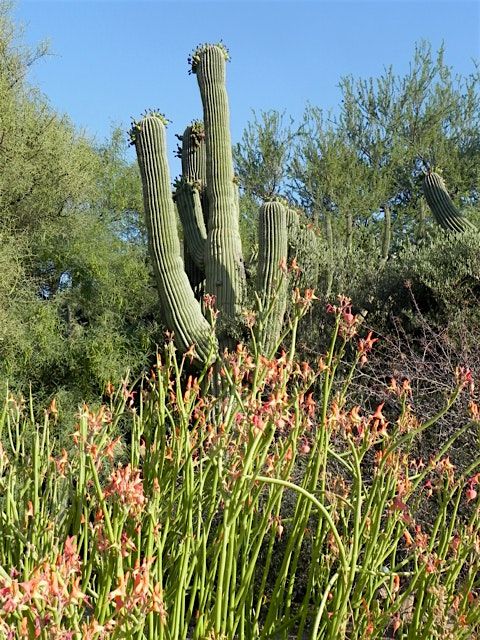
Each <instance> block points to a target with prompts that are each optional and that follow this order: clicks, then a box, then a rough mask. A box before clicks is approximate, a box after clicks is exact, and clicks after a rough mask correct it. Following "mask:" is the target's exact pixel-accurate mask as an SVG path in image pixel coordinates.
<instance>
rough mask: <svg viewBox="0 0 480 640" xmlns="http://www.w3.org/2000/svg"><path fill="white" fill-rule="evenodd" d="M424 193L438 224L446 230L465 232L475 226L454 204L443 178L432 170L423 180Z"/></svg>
mask: <svg viewBox="0 0 480 640" xmlns="http://www.w3.org/2000/svg"><path fill="white" fill-rule="evenodd" d="M423 193H424V194H425V199H426V200H427V203H428V206H429V207H430V209H431V211H432V213H433V215H434V217H435V221H436V222H437V224H439V225H440V226H441V227H442V229H445V231H455V232H457V233H463V232H465V231H466V230H467V229H475V226H474V225H473V224H472V223H471V222H470V221H469V220H467V219H466V218H465V217H464V216H463V215H462V214H461V213H460V211H459V210H458V209H457V207H456V206H455V205H454V204H453V202H452V199H451V198H450V196H449V194H448V191H447V188H446V186H445V183H444V181H443V178H442V177H441V176H440V175H438V173H434V172H433V171H430V172H429V173H428V174H427V175H426V176H425V178H424V180H423Z"/></svg>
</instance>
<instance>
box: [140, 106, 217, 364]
mask: <svg viewBox="0 0 480 640" xmlns="http://www.w3.org/2000/svg"><path fill="white" fill-rule="evenodd" d="M132 137H133V139H134V143H135V149H136V152H137V158H138V164H139V167H140V174H141V178H142V187H143V199H144V203H145V216H146V223H147V230H148V238H149V250H150V256H151V258H152V261H153V268H154V272H155V277H156V281H157V287H158V291H159V296H160V302H161V306H162V311H163V314H164V319H165V322H166V324H167V326H168V327H169V328H171V330H172V331H173V332H174V335H175V340H176V342H177V345H178V347H179V348H180V349H181V350H182V351H184V352H185V351H187V350H188V349H189V347H190V346H191V345H195V349H196V352H197V354H198V357H199V358H200V359H201V361H203V362H206V361H208V359H209V357H210V356H211V353H212V334H211V328H210V325H209V323H208V322H207V320H206V319H205V318H204V316H203V315H202V311H201V308H200V304H199V303H198V301H197V300H195V297H194V295H193V291H192V289H191V287H190V283H189V282H188V278H187V275H186V273H185V271H184V268H183V261H182V259H181V257H180V242H179V239H178V235H177V231H176V220H175V210H174V205H173V201H172V198H171V190H170V172H169V169H168V163H167V160H166V157H167V153H166V139H165V122H164V120H163V119H162V117H161V116H160V115H158V114H154V113H152V114H150V115H147V116H145V117H144V118H143V119H142V120H141V121H140V122H139V123H137V124H134V125H133V127H132Z"/></svg>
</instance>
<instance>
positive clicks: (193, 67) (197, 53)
mask: <svg viewBox="0 0 480 640" xmlns="http://www.w3.org/2000/svg"><path fill="white" fill-rule="evenodd" d="M213 47H217V48H218V49H220V50H221V51H222V53H223V55H224V57H225V60H226V61H227V62H228V61H229V60H230V53H229V51H228V49H227V47H226V46H225V44H224V43H223V42H222V41H221V40H220V42H217V43H215V44H209V43H208V42H205V43H204V44H199V45H198V47H197V48H196V49H195V50H194V51H193V52H192V53H191V54H190V55H189V56H188V65H189V67H190V69H189V71H188V73H196V72H197V67H198V63H199V62H200V58H201V55H202V53H204V52H205V51H208V50H209V49H212V48H213Z"/></svg>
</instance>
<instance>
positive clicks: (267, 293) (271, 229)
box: [257, 202, 288, 353]
mask: <svg viewBox="0 0 480 640" xmlns="http://www.w3.org/2000/svg"><path fill="white" fill-rule="evenodd" d="M287 256H288V228H287V211H286V208H285V207H284V206H283V204H281V203H280V202H266V203H265V204H263V205H262V206H261V207H260V212H259V226H258V267H257V290H258V293H259V296H260V299H261V301H262V306H263V308H264V310H265V311H267V314H266V316H267V319H266V324H265V328H264V331H263V336H261V339H262V342H263V348H264V350H265V351H266V352H267V353H269V352H271V350H272V349H274V348H275V346H276V342H277V340H278V336H279V334H280V333H281V330H282V324H283V317H284V315H285V310H286V307H287V275H286V269H285V272H284V271H283V270H282V269H281V268H279V265H282V264H283V265H285V267H286V264H287Z"/></svg>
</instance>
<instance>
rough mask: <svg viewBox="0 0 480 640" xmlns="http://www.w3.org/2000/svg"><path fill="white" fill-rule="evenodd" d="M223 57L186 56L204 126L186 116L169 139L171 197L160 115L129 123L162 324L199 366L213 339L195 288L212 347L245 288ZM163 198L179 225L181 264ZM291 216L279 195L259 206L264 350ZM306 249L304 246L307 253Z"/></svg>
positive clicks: (218, 51)
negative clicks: (207, 300)
mask: <svg viewBox="0 0 480 640" xmlns="http://www.w3.org/2000/svg"><path fill="white" fill-rule="evenodd" d="M227 59H228V52H227V51H226V49H225V47H224V46H223V45H201V46H200V47H199V48H197V49H196V51H195V52H194V53H193V54H192V56H191V57H190V59H189V61H190V64H191V72H192V73H195V74H196V76H197V80H198V84H199V88H200V93H201V97H202V103H203V115H204V124H202V123H201V122H198V121H195V122H193V123H192V124H191V125H189V126H188V127H187V128H186V129H185V131H184V133H183V135H182V136H178V137H179V138H180V140H181V146H180V148H179V151H178V155H179V157H180V158H181V160H182V176H181V178H179V179H178V180H177V181H176V183H175V192H174V194H173V199H172V194H171V192H170V175H169V170H168V165H167V160H166V145H165V125H166V121H165V118H164V117H163V116H162V115H161V114H159V113H157V112H153V113H149V114H147V115H146V116H144V117H143V118H142V119H141V120H140V121H138V122H135V123H134V124H133V126H132V130H131V139H132V142H133V143H134V144H135V147H136V151H137V157H138V163H139V166H140V173H141V177H142V183H143V194H144V201H145V212H146V220H147V230H148V236H149V250H150V254H151V258H152V261H153V265H154V271H155V276H156V279H157V285H158V289H159V293H160V301H161V306H162V310H163V314H164V321H165V323H166V325H167V327H168V328H169V329H171V330H172V331H173V332H174V339H175V341H176V344H177V347H178V348H179V349H180V350H181V352H183V353H185V352H186V351H187V350H188V349H189V348H190V347H191V346H192V345H193V346H194V347H195V352H196V354H197V357H198V361H199V362H200V363H205V362H207V361H208V359H209V358H210V356H211V354H212V345H213V344H214V341H215V339H214V338H213V337H212V331H211V327H210V324H209V322H208V321H207V320H206V319H205V318H204V316H203V315H202V310H201V305H200V303H199V301H198V298H199V293H200V292H203V291H204V292H205V293H207V294H210V295H211V296H214V297H215V299H216V308H217V310H218V311H219V322H218V331H217V337H218V340H219V342H220V345H221V346H222V345H228V344H230V343H231V341H230V334H229V331H230V330H231V325H232V323H235V322H238V320H239V318H240V317H241V315H242V314H241V312H242V310H243V305H244V295H245V290H246V276H245V269H244V263H243V256H242V248H241V241H240V233H239V201H238V188H237V185H236V184H235V180H234V174H233V159H232V145H231V139H230V126H229V107H228V98H227V92H226V87H225V64H226V61H227ZM173 200H175V204H176V206H177V209H178V213H179V217H180V220H181V222H182V226H183V231H184V234H183V235H184V261H183V262H182V259H181V257H180V242H179V238H178V234H177V229H176V219H175V210H174V202H173ZM287 217H288V218H289V223H287ZM297 218H298V216H297ZM297 218H295V219H293V218H291V215H290V213H289V214H287V210H286V207H285V205H284V204H282V203H280V202H271V203H266V204H264V205H263V206H262V207H261V209H260V214H259V252H258V268H257V290H258V295H259V299H260V300H261V301H262V307H263V309H267V308H268V309H269V313H268V314H267V317H266V319H265V330H264V335H263V336H262V340H261V344H263V347H264V350H265V352H271V351H272V349H274V348H275V346H276V345H277V343H278V340H279V337H280V335H281V331H282V323H283V316H284V314H285V309H286V305H287V286H288V278H287V277H286V276H285V274H284V273H283V271H282V268H281V265H282V264H283V265H286V261H287V258H288V251H289V242H290V243H292V242H293V244H296V245H297V246H300V247H302V248H303V247H304V245H305V241H306V239H307V240H308V238H309V237H310V232H305V230H304V229H303V228H301V227H300V224H299V223H298V219H297ZM307 244H308V242H307ZM310 249H311V247H310V248H309V249H307V253H309V255H310V258H311V259H312V257H313V260H314V259H315V257H314V256H312V252H311V250H310ZM187 274H188V278H187ZM204 275H205V280H204ZM273 294H275V295H273Z"/></svg>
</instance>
